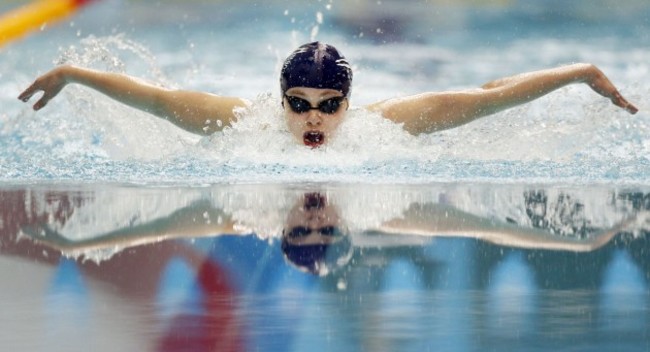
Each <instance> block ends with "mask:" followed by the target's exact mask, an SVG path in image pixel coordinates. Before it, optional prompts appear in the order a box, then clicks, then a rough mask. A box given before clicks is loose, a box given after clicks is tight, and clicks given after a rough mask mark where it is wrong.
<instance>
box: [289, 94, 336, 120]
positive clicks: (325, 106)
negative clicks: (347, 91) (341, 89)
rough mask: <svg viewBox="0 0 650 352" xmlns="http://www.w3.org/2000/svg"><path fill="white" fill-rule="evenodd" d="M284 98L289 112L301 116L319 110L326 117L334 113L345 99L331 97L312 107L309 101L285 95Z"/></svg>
mask: <svg viewBox="0 0 650 352" xmlns="http://www.w3.org/2000/svg"><path fill="white" fill-rule="evenodd" d="M284 97H285V98H287V101H288V102H289V107H291V110H293V111H294V112H295V113H298V114H302V113H305V112H308V111H309V110H319V111H320V112H322V113H324V114H328V115H331V114H333V113H335V112H336V111H337V110H338V109H339V107H340V106H341V102H343V99H345V97H333V98H329V99H325V100H323V101H321V102H320V103H318V106H316V107H313V106H311V103H310V102H309V101H307V100H305V99H303V98H298V97H294V96H291V95H286V94H285V95H284Z"/></svg>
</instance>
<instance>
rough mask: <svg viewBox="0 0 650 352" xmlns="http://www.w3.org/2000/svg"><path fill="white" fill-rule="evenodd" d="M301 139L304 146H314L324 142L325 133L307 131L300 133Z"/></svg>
mask: <svg viewBox="0 0 650 352" xmlns="http://www.w3.org/2000/svg"><path fill="white" fill-rule="evenodd" d="M302 140H303V142H304V143H305V145H306V146H308V147H312V148H316V147H319V146H321V145H322V144H323V143H325V134H324V133H323V132H320V131H308V132H305V134H303V135H302Z"/></svg>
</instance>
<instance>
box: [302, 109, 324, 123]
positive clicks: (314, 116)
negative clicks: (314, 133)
mask: <svg viewBox="0 0 650 352" xmlns="http://www.w3.org/2000/svg"><path fill="white" fill-rule="evenodd" d="M306 121H307V126H310V127H312V126H320V125H321V124H322V123H323V118H322V116H320V111H318V110H311V111H309V113H308V114H307V120H306Z"/></svg>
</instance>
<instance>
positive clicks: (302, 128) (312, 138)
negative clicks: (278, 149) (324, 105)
mask: <svg viewBox="0 0 650 352" xmlns="http://www.w3.org/2000/svg"><path fill="white" fill-rule="evenodd" d="M285 94H286V95H287V96H293V97H298V98H302V99H305V100H307V101H309V103H310V104H311V106H312V107H316V106H318V104H319V103H321V102H322V101H325V100H327V99H330V98H333V97H341V96H343V94H342V93H341V92H339V91H337V90H333V89H319V88H306V87H294V88H291V89H288V90H287V91H286V93H285ZM282 103H283V107H284V116H285V119H286V121H287V127H288V128H289V131H290V132H291V134H292V135H293V136H294V137H295V138H296V141H298V142H299V143H301V144H304V145H306V146H308V147H312V148H317V147H320V146H321V145H323V144H325V143H327V141H328V140H329V139H330V138H332V136H334V134H335V132H336V129H337V128H338V126H339V125H340V124H341V122H343V119H344V118H345V113H346V110H347V109H348V107H349V102H348V99H344V100H343V102H342V103H341V106H340V107H339V109H338V110H337V111H336V112H334V113H333V114H326V113H324V112H322V111H320V110H318V109H312V110H309V111H307V112H304V113H296V112H295V111H293V110H292V109H291V107H290V106H289V102H288V101H287V98H286V97H283V101H282Z"/></svg>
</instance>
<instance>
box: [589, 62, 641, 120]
mask: <svg viewBox="0 0 650 352" xmlns="http://www.w3.org/2000/svg"><path fill="white" fill-rule="evenodd" d="M597 73H598V74H597V75H596V77H594V78H593V79H592V80H591V82H589V86H590V87H591V89H593V90H594V91H596V92H597V93H598V94H600V95H602V96H604V97H606V98H609V99H610V100H611V101H612V103H614V105H616V106H618V107H621V108H623V109H625V110H626V111H627V112H629V113H630V114H636V113H637V112H638V111H639V109H638V108H637V107H636V106H634V105H633V104H631V103H630V102H628V101H627V100H626V99H625V98H623V96H622V95H621V93H619V91H618V90H617V89H616V87H614V85H613V84H612V82H610V81H609V79H607V77H605V75H604V74H603V73H602V72H600V70H598V72H597Z"/></svg>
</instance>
